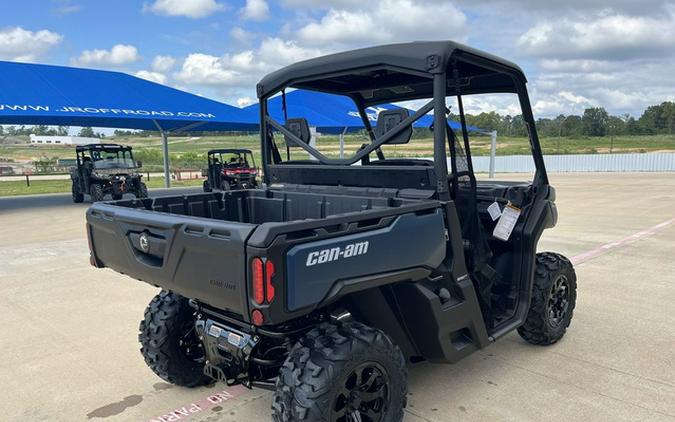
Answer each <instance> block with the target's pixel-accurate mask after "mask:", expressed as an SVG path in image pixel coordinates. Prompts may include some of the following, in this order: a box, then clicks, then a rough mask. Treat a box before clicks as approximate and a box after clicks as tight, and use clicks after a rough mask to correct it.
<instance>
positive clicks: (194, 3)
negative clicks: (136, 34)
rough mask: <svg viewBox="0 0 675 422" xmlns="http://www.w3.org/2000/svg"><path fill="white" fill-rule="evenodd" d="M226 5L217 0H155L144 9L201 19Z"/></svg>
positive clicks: (162, 13)
mask: <svg viewBox="0 0 675 422" xmlns="http://www.w3.org/2000/svg"><path fill="white" fill-rule="evenodd" d="M224 7H225V6H224V5H223V4H221V3H217V2H216V1H215V0H155V2H154V3H152V4H151V5H148V4H146V5H145V6H144V7H143V10H150V11H151V12H153V13H156V14H158V15H165V16H185V17H188V18H192V19H199V18H203V17H205V16H209V15H211V14H213V13H214V12H217V11H219V10H222V9H224Z"/></svg>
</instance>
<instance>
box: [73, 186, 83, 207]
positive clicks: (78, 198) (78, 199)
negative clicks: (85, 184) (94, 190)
mask: <svg viewBox="0 0 675 422" xmlns="http://www.w3.org/2000/svg"><path fill="white" fill-rule="evenodd" d="M72 192H73V202H75V203H76V204H79V203H82V202H83V201H84V194H83V193H82V192H80V190H79V189H78V188H77V187H76V186H75V182H73V187H72Z"/></svg>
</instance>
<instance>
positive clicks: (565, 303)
mask: <svg viewBox="0 0 675 422" xmlns="http://www.w3.org/2000/svg"><path fill="white" fill-rule="evenodd" d="M569 306H570V288H569V281H568V280H567V277H565V276H564V275H559V276H558V278H556V280H555V281H554V282H553V284H552V285H551V293H550V295H549V298H548V304H547V307H546V309H547V312H548V321H549V324H551V326H552V327H553V328H557V327H559V326H560V324H562V322H563V321H564V320H565V317H566V316H567V310H568V309H569Z"/></svg>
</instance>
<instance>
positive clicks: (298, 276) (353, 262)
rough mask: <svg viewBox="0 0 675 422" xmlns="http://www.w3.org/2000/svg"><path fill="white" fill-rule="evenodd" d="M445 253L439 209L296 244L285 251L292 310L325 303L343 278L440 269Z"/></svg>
mask: <svg viewBox="0 0 675 422" xmlns="http://www.w3.org/2000/svg"><path fill="white" fill-rule="evenodd" d="M445 253H446V241H445V225H444V221H443V213H442V211H441V210H440V209H437V210H435V211H434V212H433V213H430V214H422V215H416V214H414V213H408V214H403V215H401V216H398V217H397V218H396V219H395V220H394V221H393V222H392V223H391V224H390V225H389V226H387V227H383V228H378V229H375V230H369V231H366V232H362V233H356V234H352V235H347V236H340V237H336V238H330V239H325V240H319V241H315V242H309V243H303V244H300V245H296V246H294V247H292V248H291V249H290V250H289V251H288V253H287V255H286V275H287V277H286V280H287V285H286V289H287V297H286V307H287V308H288V310H290V311H295V310H297V309H300V308H303V307H305V306H310V305H315V304H317V303H319V302H321V301H322V300H323V299H324V298H325V297H326V295H327V294H328V293H329V292H330V291H331V289H332V288H333V286H334V285H335V284H336V283H337V282H338V281H341V280H349V279H357V278H360V277H366V276H376V275H377V274H380V273H387V272H392V271H398V270H404V269H410V268H420V267H422V268H428V269H434V268H437V267H438V266H439V265H440V264H441V262H442V261H443V259H444V258H445Z"/></svg>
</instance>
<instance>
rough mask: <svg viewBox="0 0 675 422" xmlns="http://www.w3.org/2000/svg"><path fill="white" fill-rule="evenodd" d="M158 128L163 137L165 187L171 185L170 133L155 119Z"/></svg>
mask: <svg viewBox="0 0 675 422" xmlns="http://www.w3.org/2000/svg"><path fill="white" fill-rule="evenodd" d="M153 123H154V124H155V126H157V129H159V134H160V135H161V137H162V155H163V158H164V187H165V188H167V189H168V188H170V187H171V175H170V174H169V136H168V133H167V132H166V131H165V130H164V129H162V126H160V125H159V123H158V122H157V120H153Z"/></svg>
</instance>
